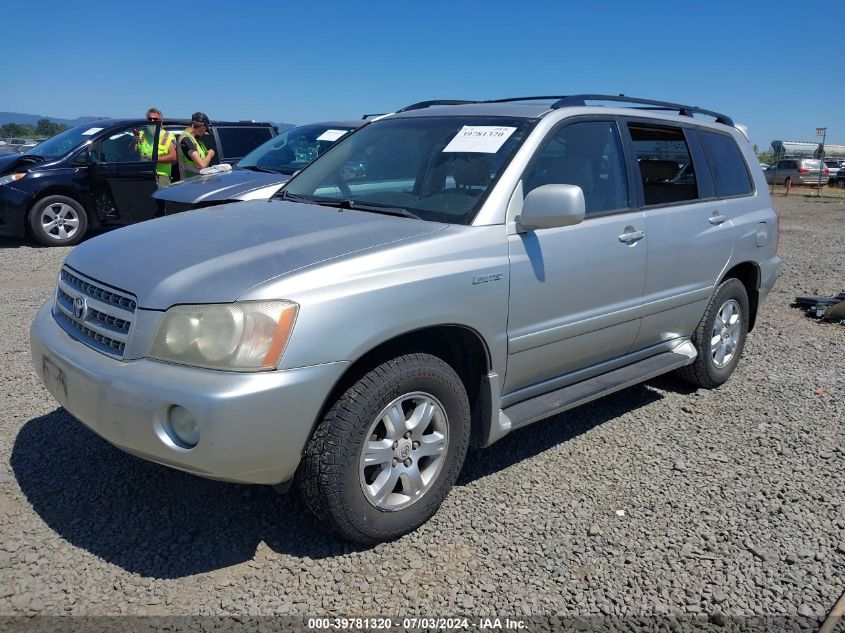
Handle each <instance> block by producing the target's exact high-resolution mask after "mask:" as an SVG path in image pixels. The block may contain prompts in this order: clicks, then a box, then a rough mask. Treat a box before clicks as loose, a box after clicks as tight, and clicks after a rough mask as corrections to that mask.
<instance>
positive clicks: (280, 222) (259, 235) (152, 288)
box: [65, 200, 446, 310]
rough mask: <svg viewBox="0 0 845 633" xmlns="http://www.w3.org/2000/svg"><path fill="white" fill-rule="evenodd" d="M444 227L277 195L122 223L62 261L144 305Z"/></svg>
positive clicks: (258, 279)
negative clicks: (118, 227)
mask: <svg viewBox="0 0 845 633" xmlns="http://www.w3.org/2000/svg"><path fill="white" fill-rule="evenodd" d="M445 227H446V225H443V224H438V223H434V222H424V221H422V220H414V219H408V218H401V217H395V216H388V215H380V214H376V213H367V212H364V211H338V210H337V209H333V208H330V207H320V206H317V205H312V204H301V203H295V202H285V201H282V200H270V201H259V200H255V201H246V202H239V203H237V204H225V205H219V206H215V207H209V208H206V209H199V210H196V211H187V212H185V213H179V214H176V215H171V216H166V217H163V218H158V219H155V220H150V221H147V222H141V223H140V224H135V225H132V226H127V227H125V228H121V229H118V230H115V231H112V232H110V233H106V234H104V235H100V236H98V237H95V238H93V239H90V240H87V241H86V242H83V243H82V244H80V245H79V246H77V247H76V248H74V249H73V250H72V251H71V252H70V254H69V255H68V257H67V259H66V260H65V263H66V264H67V265H68V266H70V267H71V268H73V269H75V270H76V271H78V272H80V273H82V274H84V275H87V276H89V277H91V278H93V279H96V280H98V281H101V282H104V283H106V284H108V285H111V286H114V287H115V288H118V289H121V290H124V291H126V292H130V293H132V294H134V295H135V296H136V297H137V299H138V305H139V306H140V307H142V308H148V309H153V310H164V309H167V308H169V307H170V306H171V305H174V304H176V303H227V302H231V301H235V300H237V299H238V297H239V296H241V295H242V294H243V293H244V292H246V291H247V290H249V289H250V288H252V287H253V286H255V285H256V284H259V283H262V282H265V281H268V280H270V279H273V278H275V277H279V276H281V275H286V274H288V273H291V272H293V271H295V270H298V269H301V268H304V267H307V266H313V265H314V264H317V263H319V262H323V261H326V260H330V259H333V258H337V257H340V256H342V255H346V254H348V253H353V252H356V251H361V250H364V249H369V248H374V247H377V246H380V245H383V244H387V243H390V242H395V241H398V240H405V239H408V238H412V237H416V236H419V235H425V234H428V233H433V232H435V231H438V230H442V229H443V228H445Z"/></svg>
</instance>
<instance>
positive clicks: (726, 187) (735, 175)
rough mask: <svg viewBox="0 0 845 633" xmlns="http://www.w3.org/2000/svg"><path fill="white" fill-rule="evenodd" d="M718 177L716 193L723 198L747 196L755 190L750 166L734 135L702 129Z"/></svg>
mask: <svg viewBox="0 0 845 633" xmlns="http://www.w3.org/2000/svg"><path fill="white" fill-rule="evenodd" d="M700 134H701V140H702V142H703V143H704V147H705V148H706V149H707V154H708V156H709V157H710V166H711V167H712V169H713V175H714V177H715V179H716V193H717V194H718V195H719V196H720V197H723V198H727V197H731V196H747V195H750V194H751V193H752V192H753V191H754V186H753V185H752V183H751V177H750V176H749V175H748V167H747V166H746V164H745V159H744V158H743V157H742V152H740V150H739V147H737V144H736V141H735V140H734V139H733V137H731V136H728V135H726V134H719V133H717V132H709V131H707V130H700Z"/></svg>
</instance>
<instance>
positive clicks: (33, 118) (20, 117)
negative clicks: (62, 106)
mask: <svg viewBox="0 0 845 633" xmlns="http://www.w3.org/2000/svg"><path fill="white" fill-rule="evenodd" d="M107 118H108V117H105V116H80V117H77V118H75V119H61V118H59V117H54V116H43V115H41V114H24V113H22V112H0V125H6V124H7V123H20V124H22V125H35V124H36V123H38V122H39V121H40V120H41V119H47V120H49V121H52V122H53V123H61V124H62V125H69V126H70V127H73V126H75V125H82V124H84V123H89V122H91V121H97V120H98V119H107Z"/></svg>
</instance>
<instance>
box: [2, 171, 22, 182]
mask: <svg viewBox="0 0 845 633" xmlns="http://www.w3.org/2000/svg"><path fill="white" fill-rule="evenodd" d="M24 176H26V172H24V173H22V174H6V175H5V176H0V185H8V184H9V183H10V182H15V181H16V180H20V179H21V178H23V177H24Z"/></svg>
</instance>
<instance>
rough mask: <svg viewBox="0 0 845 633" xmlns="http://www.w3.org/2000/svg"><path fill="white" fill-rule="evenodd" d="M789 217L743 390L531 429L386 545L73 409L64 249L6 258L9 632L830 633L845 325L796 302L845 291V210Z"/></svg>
mask: <svg viewBox="0 0 845 633" xmlns="http://www.w3.org/2000/svg"><path fill="white" fill-rule="evenodd" d="M775 205H776V207H777V208H778V209H779V211H780V212H781V214H782V223H781V226H782V234H781V247H780V251H781V256H782V257H783V259H784V262H785V264H784V268H783V273H782V276H781V279H780V281H779V282H778V284H777V286H776V288H775V290H774V291H773V293H772V294H771V295H770V297H769V299H768V300H767V302H766V303H765V304H764V305H763V306H762V309H761V311H760V315H759V318H758V322H757V327H756V329H755V331H754V332H753V333H752V334H751V336H750V338H749V340H748V343H747V345H746V349H745V356H744V358H743V360H742V362H741V363H740V365H739V368H738V370H737V373H736V374H735V375H734V377H733V378H732V379H731V380H730V381H729V382H728V383H727V384H726V385H725V386H724V387H722V388H721V389H718V390H716V391H697V392H696V391H691V390H690V389H688V388H687V387H685V386H684V385H683V384H681V383H679V382H677V381H676V380H674V379H672V378H665V377H664V378H661V379H658V380H654V381H651V382H649V383H647V384H645V385H641V386H638V387H633V388H631V389H628V390H626V391H623V392H620V393H618V394H615V395H613V396H610V397H608V398H605V399H603V400H600V401H598V402H596V403H593V404H591V405H588V406H585V407H582V408H581V409H578V410H575V411H572V412H569V413H566V414H563V415H559V416H556V417H555V418H553V419H550V420H548V421H545V422H542V423H539V424H537V425H534V426H532V427H529V428H527V429H523V430H521V431H518V432H516V433H514V434H513V435H511V436H509V437H507V438H505V439H504V440H502V441H501V442H499V443H498V444H496V445H494V446H493V447H491V448H490V449H487V450H484V451H480V452H477V453H473V454H471V455H470V457H469V458H468V462H467V464H466V467H465V469H464V473H463V475H462V477H461V479H460V481H459V484H458V486H457V487H456V488H455V489H454V490H453V491H452V493H451V494H450V496H449V497H448V499H447V500H446V502H445V504H444V506H443V507H442V509H441V510H440V512H439V513H438V514H437V515H436V516H435V517H434V519H433V520H431V521H430V522H429V523H428V524H427V525H425V526H423V527H422V528H421V529H420V530H418V531H417V532H416V533H413V534H410V535H408V536H406V537H404V538H402V539H400V540H399V541H397V542H394V543H389V544H385V545H379V546H377V547H374V548H372V549H356V548H354V547H352V546H350V545H348V544H346V543H343V542H340V541H338V540H336V539H335V538H334V537H333V536H331V535H330V534H328V533H326V532H325V531H324V530H323V529H322V528H321V527H320V526H319V525H316V524H315V523H314V521H313V520H312V518H311V517H310V515H308V514H307V512H306V511H305V509H304V505H303V504H302V502H301V501H300V500H299V499H298V498H297V496H296V495H288V496H287V497H279V496H278V495H276V494H275V492H273V491H272V490H270V489H269V488H261V487H248V486H237V485H230V484H223V483H217V482H213V481H206V480H203V479H200V478H197V477H193V476H190V475H186V474H182V473H180V472H177V471H173V470H169V469H167V468H165V467H162V466H157V465H154V464H151V463H147V462H144V461H141V460H140V459H136V458H134V457H131V456H129V455H126V454H124V453H122V452H120V451H118V450H117V449H115V448H113V447H112V446H110V445H109V444H107V443H106V442H105V441H103V440H101V439H99V438H98V437H97V436H95V435H93V434H92V433H91V432H89V431H87V430H86V429H85V428H83V427H82V426H81V425H80V424H79V423H77V422H76V421H75V420H73V419H72V418H71V417H70V416H69V415H68V414H67V413H66V412H64V411H63V410H62V409H60V408H57V407H56V404H55V402H54V401H53V400H52V399H51V397H50V396H49V395H48V393H47V391H46V390H45V389H44V388H42V386H41V385H40V383H39V382H38V381H37V379H36V377H35V375H34V374H33V372H32V370H31V361H30V358H29V346H28V328H29V323H30V321H31V319H32V317H33V315H34V314H35V311H36V309H37V308H38V307H39V306H40V305H41V303H42V302H43V301H44V300H45V299H47V298H48V296H49V295H50V294H51V292H52V288H53V284H54V281H55V276H56V273H57V271H58V268H59V265H60V263H61V261H62V258H63V257H64V255H65V254H66V250H65V249H42V248H34V247H32V246H31V244H30V243H28V242H27V243H24V242H21V241H14V240H5V241H0V323H2V328H0V353H2V358H3V368H2V372H1V373H0V385H2V391H3V398H2V403H0V492H1V493H2V494H0V534H2V539H1V540H2V542H0V614H2V615H16V614H18V615H20V614H26V615H32V614H88V615H101V614H159V615H172V614H210V615H219V614H227V613H239V614H248V615H258V614H296V615H325V614H328V615H339V616H348V615H356V616H361V615H373V616H375V615H392V616H397V615H400V616H401V615H417V616H433V615H458V614H466V615H470V614H481V615H491V614H492V615H495V614H498V615H511V616H520V617H525V616H531V615H543V614H561V615H565V616H593V615H595V616H602V615H603V614H604V615H622V616H626V617H635V616H636V617H646V616H665V614H670V615H671V614H674V616H675V617H681V616H682V615H684V614H700V616H699V617H700V618H701V619H702V620H707V619H708V618H709V620H710V622H711V623H712V622H715V623H717V624H719V623H721V622H723V621H724V619H725V618H726V617H729V616H749V617H750V616H754V615H755V614H756V615H767V616H779V615H793V616H794V615H795V614H800V615H802V616H806V617H807V618H809V619H810V620H812V619H813V618H819V619H820V618H822V617H823V616H824V615H825V614H826V613H827V612H828V610H829V609H830V608H831V606H832V605H833V603H834V602H835V601H836V600H837V598H839V596H840V595H841V593H842V591H843V588H845V510H844V509H843V508H845V504H843V495H845V469H843V464H844V463H845V442H843V439H844V437H843V420H845V379H843V376H845V354H844V353H843V350H845V325H839V324H822V323H818V322H815V321H813V320H811V319H808V318H806V317H805V316H803V315H802V314H801V313H800V312H799V311H797V310H794V309H792V308H790V307H789V302H790V300H791V299H792V298H793V297H794V296H795V295H796V294H809V293H822V294H836V293H837V292H840V291H842V290H843V289H845V257H843V254H842V249H843V244H845V201H843V200H835V199H831V200H825V199H822V200H812V199H809V198H805V197H803V196H801V195H795V194H793V195H792V196H790V197H789V198H783V197H778V198H776V200H775ZM623 510H624V514H623V512H621V511H623Z"/></svg>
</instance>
